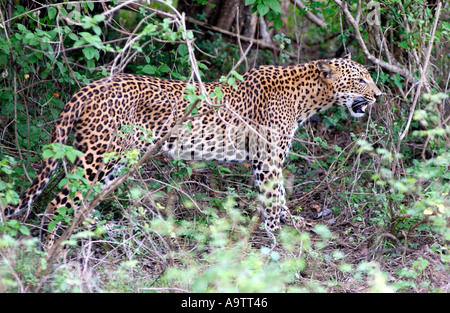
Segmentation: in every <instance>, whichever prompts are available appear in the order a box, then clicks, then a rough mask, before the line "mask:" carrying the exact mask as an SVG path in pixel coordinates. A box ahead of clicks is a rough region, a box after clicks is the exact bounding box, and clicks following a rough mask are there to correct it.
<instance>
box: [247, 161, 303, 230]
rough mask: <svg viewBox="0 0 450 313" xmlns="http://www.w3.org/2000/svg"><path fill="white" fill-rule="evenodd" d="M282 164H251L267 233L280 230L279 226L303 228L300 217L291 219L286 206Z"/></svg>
mask: <svg viewBox="0 0 450 313" xmlns="http://www.w3.org/2000/svg"><path fill="white" fill-rule="evenodd" d="M281 164H282V163H277V164H270V163H269V162H264V161H254V162H253V173H254V175H255V185H256V187H258V188H259V192H260V202H261V204H262V207H263V214H264V224H265V228H266V230H267V231H268V232H270V233H272V232H274V231H276V230H278V229H280V224H281V223H283V224H287V225H290V226H295V227H296V228H299V229H300V228H304V226H305V221H304V219H303V218H301V217H297V218H295V219H292V218H291V214H290V212H289V209H288V207H287V205H286V191H285V189H284V184H283V172H282V167H281Z"/></svg>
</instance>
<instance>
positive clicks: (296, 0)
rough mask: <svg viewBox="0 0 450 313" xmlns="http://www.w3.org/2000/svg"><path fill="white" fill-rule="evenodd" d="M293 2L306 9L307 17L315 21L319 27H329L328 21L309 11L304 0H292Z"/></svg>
mask: <svg viewBox="0 0 450 313" xmlns="http://www.w3.org/2000/svg"><path fill="white" fill-rule="evenodd" d="M291 2H292V4H294V6H297V7H299V8H300V9H302V10H305V11H306V13H305V17H306V18H307V19H308V20H309V21H311V22H313V23H314V24H316V25H317V26H319V27H323V28H326V27H327V23H325V21H324V20H323V19H322V18H321V17H320V16H317V15H315V14H314V13H311V12H310V11H308V8H307V7H306V6H305V5H304V4H303V2H302V1H301V0H291Z"/></svg>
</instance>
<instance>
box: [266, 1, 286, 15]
mask: <svg viewBox="0 0 450 313" xmlns="http://www.w3.org/2000/svg"><path fill="white" fill-rule="evenodd" d="M264 3H265V4H267V5H268V6H269V7H270V8H271V9H272V10H273V11H275V13H282V11H281V5H280V2H278V0H264Z"/></svg>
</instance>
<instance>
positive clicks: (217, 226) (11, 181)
mask: <svg viewBox="0 0 450 313" xmlns="http://www.w3.org/2000/svg"><path fill="white" fill-rule="evenodd" d="M40 2H41V3H42V4H41V5H38V4H37V2H35V1H17V0H11V1H2V2H1V6H0V10H1V11H0V73H1V78H0V101H1V107H0V110H1V118H0V133H1V137H0V206H1V208H2V210H1V213H0V291H1V292H68V291H82V292H103V291H117V292H138V291H139V292H142V291H145V292H149V291H158V292H161V291H175V292H177V291H192V292H206V291H213V292H228V291H232V292H263V291H264V292H267V291H268V292H295V291H321V292H365V291H400V292H403V291H408V292H448V291H449V286H450V275H449V265H450V256H449V240H450V225H449V221H450V209H449V207H450V196H449V191H450V184H449V182H450V171H449V165H450V151H449V144H450V137H449V136H450V127H449V120H450V114H449V112H450V111H449V110H450V107H449V99H448V91H449V88H450V71H449V68H450V62H449V61H450V50H449V38H450V25H449V23H448V21H449V11H448V10H449V3H448V2H444V3H441V2H440V1H439V0H437V1H436V0H429V1H426V0H408V1H399V0H380V1H379V2H370V3H366V2H365V1H354V0H350V1H347V2H345V1H339V0H334V1H304V0H291V1H289V0H283V1H280V0H245V1H244V0H241V1H239V0H232V1H221V0H213V1H204V0H195V1H183V0H180V1H178V2H177V1H159V0H156V1H118V0H115V1H114V0H113V1H78V2H76V1H71V2H67V3H57V2H52V1H40ZM148 2H150V3H148ZM182 13H185V14H182ZM348 52H351V53H352V58H353V59H354V60H356V61H358V62H360V63H362V64H365V65H366V66H367V68H368V69H369V70H370V71H371V72H372V73H373V79H374V81H375V82H376V83H377V85H378V86H379V88H380V89H382V91H383V92H384V95H383V96H382V97H381V99H380V101H379V102H378V103H377V104H376V105H375V106H373V107H372V108H371V110H370V112H369V114H368V117H365V118H363V119H361V120H354V119H351V118H349V116H348V114H347V113H346V111H345V110H344V109H341V108H334V109H332V110H329V111H327V112H325V113H322V114H320V115H318V116H315V117H314V118H313V119H311V120H310V121H308V122H307V123H305V124H304V125H303V126H302V127H300V129H299V130H298V132H297V133H296V135H295V137H296V138H295V141H294V143H293V148H292V154H291V155H290V156H289V159H288V162H287V163H286V164H285V177H286V180H287V182H286V183H287V185H288V186H289V188H288V206H289V208H290V209H291V211H292V212H293V213H295V214H299V215H301V216H304V217H305V218H312V217H313V216H316V215H317V214H316V213H317V211H316V210H317V209H318V208H319V210H322V211H323V212H329V211H330V212H331V214H328V215H325V214H324V216H323V217H322V218H320V219H319V220H318V222H319V224H318V225H317V226H316V227H315V229H314V232H308V231H304V232H301V233H299V232H297V231H296V230H295V229H293V228H289V227H284V228H283V229H282V230H281V231H280V233H279V234H278V235H277V241H276V243H275V244H274V242H273V241H272V239H271V238H268V237H267V235H266V233H265V231H264V229H263V227H262V226H261V220H259V219H258V213H257V202H256V200H257V197H256V194H255V190H254V189H253V187H252V186H253V182H252V178H251V171H250V169H249V166H248V165H247V164H245V163H244V164H227V163H220V164H217V163H214V162H198V163H193V162H186V161H183V160H168V159H166V158H165V157H164V155H159V154H153V155H151V157H150V158H149V160H147V161H146V162H144V163H143V164H142V166H139V168H137V167H136V166H135V165H136V164H139V165H140V164H141V162H140V158H141V157H142V155H140V154H139V152H137V151H136V150H130V151H127V152H126V153H125V154H124V156H123V157H124V158H125V159H126V160H127V161H128V162H127V165H128V168H129V173H128V174H129V176H128V178H127V180H126V182H125V183H124V184H121V185H120V186H117V188H115V190H110V191H109V192H108V193H106V192H104V191H102V190H101V189H99V188H98V186H95V187H94V188H91V186H87V185H86V184H85V182H84V178H83V173H76V174H73V175H69V176H68V177H67V176H66V175H65V172H66V171H67V169H68V168H70V166H71V164H72V162H73V160H74V159H75V157H76V155H77V151H76V150H74V149H73V148H70V147H66V146H62V147H61V146H59V145H56V146H55V145H53V146H49V145H47V143H48V140H49V137H50V135H49V134H50V133H51V131H52V129H53V122H54V121H55V119H56V118H57V117H58V114H59V112H60V111H61V110H62V108H63V106H64V103H65V102H67V101H68V100H69V98H70V96H71V95H72V94H73V93H74V92H75V91H76V90H78V89H80V88H81V87H82V86H84V85H86V84H87V83H89V82H92V81H94V80H96V79H98V78H101V77H105V76H107V75H110V74H114V73H118V72H122V71H124V72H132V73H139V74H147V75H153V76H157V77H162V78H174V79H182V80H190V81H194V80H197V79H202V80H203V81H211V80H221V81H222V82H223V83H224V84H233V83H234V81H235V80H236V79H239V78H240V75H242V74H243V73H244V72H245V71H246V70H248V69H250V68H252V67H254V66H257V65H261V64H276V65H290V64H297V63H302V62H307V61H309V60H312V59H318V58H328V57H335V56H336V57H339V56H342V55H344V54H347V53H348ZM187 96H188V97H189V96H191V97H192V96H193V95H189V93H188V94H187ZM194 98H195V97H193V99H192V101H195V100H196V99H194ZM193 113H195V112H193ZM129 131H132V130H129ZM50 156H54V157H57V158H61V159H62V163H61V164H62V166H61V167H60V168H59V169H58V172H57V173H56V174H55V175H54V176H53V178H52V181H51V182H50V184H49V185H48V187H47V188H46V189H45V191H44V193H43V194H42V195H41V196H40V197H39V199H38V200H37V201H36V202H35V203H34V204H33V207H32V208H31V209H30V210H29V211H27V212H23V214H22V215H20V216H14V217H13V218H11V219H8V220H7V219H6V217H5V215H4V210H3V209H4V208H5V207H6V206H7V205H9V204H12V205H14V204H17V202H18V197H19V195H20V193H21V192H22V191H23V190H25V188H26V187H27V186H28V185H29V184H30V181H31V180H32V179H33V177H34V176H35V174H36V172H37V170H38V169H39V165H40V161H41V160H42V159H43V158H46V157H50ZM111 157H114V156H111ZM69 180H70V182H71V188H72V190H73V191H75V190H80V191H83V192H85V193H89V195H90V199H91V200H92V201H93V202H95V201H96V200H95V199H98V197H99V196H101V197H102V199H105V200H104V201H103V202H101V203H100V205H99V206H97V207H96V208H95V209H94V210H92V212H91V215H90V216H89V217H88V218H87V219H86V220H84V221H82V220H79V219H74V216H76V215H77V212H71V211H70V210H67V209H61V210H60V211H59V212H58V213H59V215H58V221H61V222H62V223H63V225H66V228H65V231H64V233H62V234H60V235H61V236H62V237H61V238H64V239H65V241H64V249H53V250H51V251H49V252H43V251H42V250H41V249H40V245H39V241H38V234H39V232H40V230H41V227H42V226H41V222H40V220H41V215H42V213H43V212H44V210H45V207H46V204H47V203H48V202H49V201H50V200H51V199H52V197H53V196H54V195H55V194H56V193H57V192H58V190H59V189H60V187H61V186H62V185H64V184H66V183H67V182H68V181H69ZM52 226H53V227H54V225H49V226H48V227H52ZM44 231H45V229H44Z"/></svg>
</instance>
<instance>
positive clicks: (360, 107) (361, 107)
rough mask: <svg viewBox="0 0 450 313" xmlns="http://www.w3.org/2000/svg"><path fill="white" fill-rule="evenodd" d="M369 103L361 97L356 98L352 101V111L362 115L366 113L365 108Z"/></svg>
mask: <svg viewBox="0 0 450 313" xmlns="http://www.w3.org/2000/svg"><path fill="white" fill-rule="evenodd" d="M369 104H370V103H369V102H368V101H367V100H366V99H364V98H362V97H359V98H356V99H355V100H353V103H352V111H353V112H354V113H356V114H358V115H359V114H361V115H363V114H364V113H366V109H367V106H368V105H369Z"/></svg>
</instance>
